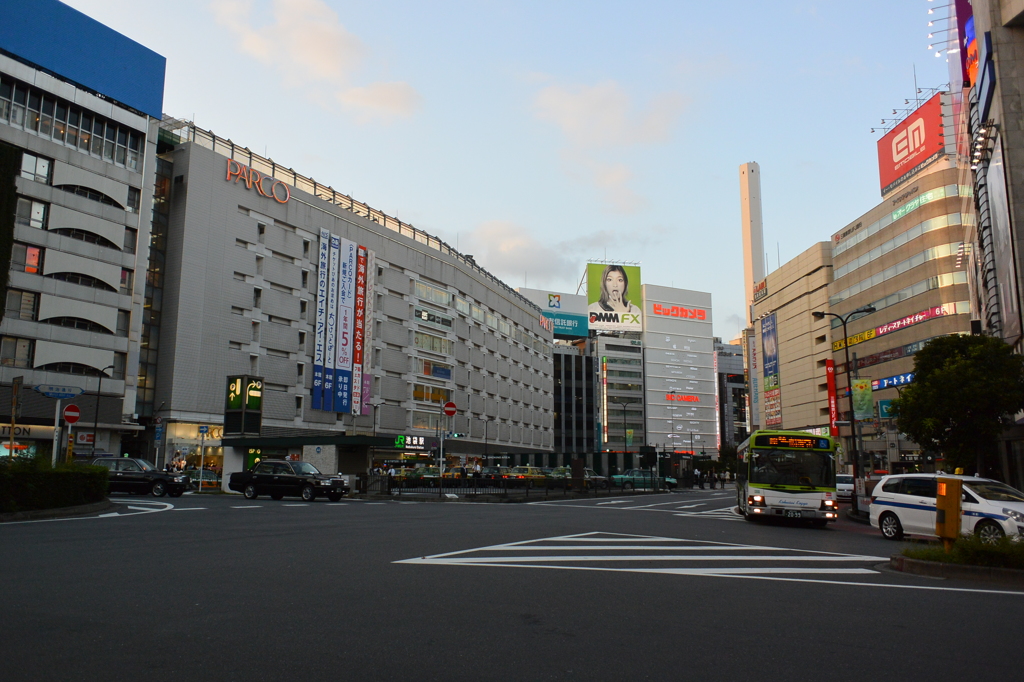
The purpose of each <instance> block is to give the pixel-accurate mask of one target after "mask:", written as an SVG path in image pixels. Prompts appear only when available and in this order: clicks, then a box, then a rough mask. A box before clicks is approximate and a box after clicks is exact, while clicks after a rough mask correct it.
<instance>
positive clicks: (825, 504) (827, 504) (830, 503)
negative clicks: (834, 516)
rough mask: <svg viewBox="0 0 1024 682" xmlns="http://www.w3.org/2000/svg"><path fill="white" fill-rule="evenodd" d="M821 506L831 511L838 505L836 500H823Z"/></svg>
mask: <svg viewBox="0 0 1024 682" xmlns="http://www.w3.org/2000/svg"><path fill="white" fill-rule="evenodd" d="M821 508H822V509H827V510H829V511H834V510H835V509H836V508H837V507H836V501H835V500H822V501H821Z"/></svg>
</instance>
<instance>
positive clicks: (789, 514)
mask: <svg viewBox="0 0 1024 682" xmlns="http://www.w3.org/2000/svg"><path fill="white" fill-rule="evenodd" d="M801 516H803V514H801V513H800V511H799V510H790V509H787V510H786V518H787V519H799V518H800V517H801Z"/></svg>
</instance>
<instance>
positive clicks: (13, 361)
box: [0, 336, 33, 368]
mask: <svg viewBox="0 0 1024 682" xmlns="http://www.w3.org/2000/svg"><path fill="white" fill-rule="evenodd" d="M32 348H33V344H32V339H18V338H15V337H13V336H4V337H3V338H2V339H0V365H3V366H4V367H24V368H29V367H31V366H32Z"/></svg>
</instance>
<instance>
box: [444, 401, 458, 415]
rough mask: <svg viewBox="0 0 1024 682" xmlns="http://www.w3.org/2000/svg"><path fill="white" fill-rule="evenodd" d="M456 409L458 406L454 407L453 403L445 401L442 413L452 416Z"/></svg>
mask: <svg viewBox="0 0 1024 682" xmlns="http://www.w3.org/2000/svg"><path fill="white" fill-rule="evenodd" d="M458 409H459V408H457V407H455V403H452V402H447V403H445V404H444V413H445V414H446V415H448V416H449V417H454V416H455V413H456V412H457V411H458Z"/></svg>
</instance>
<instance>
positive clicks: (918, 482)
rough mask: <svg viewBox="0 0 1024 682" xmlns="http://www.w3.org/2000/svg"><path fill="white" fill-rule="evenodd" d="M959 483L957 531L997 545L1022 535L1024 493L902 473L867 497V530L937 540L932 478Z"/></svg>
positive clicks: (985, 482) (987, 482)
mask: <svg viewBox="0 0 1024 682" xmlns="http://www.w3.org/2000/svg"><path fill="white" fill-rule="evenodd" d="M939 476H942V477H943V478H959V479H960V480H961V481H963V502H962V503H961V508H962V510H963V515H962V516H961V526H960V528H961V532H963V533H977V534H978V535H979V536H981V537H982V538H983V539H986V540H991V541H995V540H997V539H998V538H1001V537H1003V536H1005V535H1024V493H1022V492H1021V491H1019V490H1017V489H1015V488H1011V487H1010V486H1008V485H1006V484H1005V483H1000V482H999V481H993V480H991V479H988V478H976V477H973V476H952V475H949V474H900V475H895V476H886V477H885V478H883V479H882V480H881V481H879V482H878V485H877V486H875V489H874V491H872V493H871V525H872V526H874V527H875V528H877V529H878V530H880V531H881V532H882V536H883V537H885V538H887V539H889V540H899V539H901V538H902V537H903V536H904V535H905V534H906V535H925V536H929V537H935V491H936V489H937V488H938V485H937V483H936V479H937V478H938V477H939Z"/></svg>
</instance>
